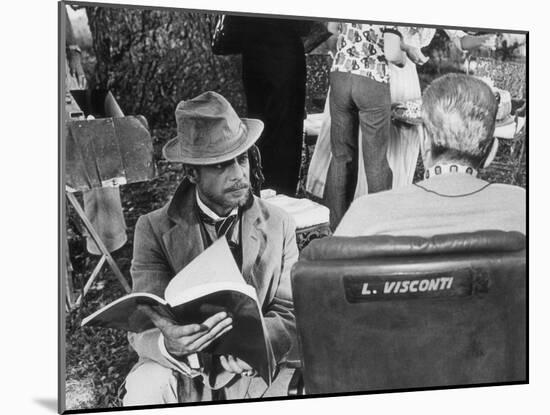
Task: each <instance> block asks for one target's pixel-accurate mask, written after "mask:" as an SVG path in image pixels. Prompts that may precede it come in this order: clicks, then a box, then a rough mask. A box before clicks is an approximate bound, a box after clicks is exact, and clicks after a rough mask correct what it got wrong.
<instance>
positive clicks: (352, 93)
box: [324, 72, 392, 230]
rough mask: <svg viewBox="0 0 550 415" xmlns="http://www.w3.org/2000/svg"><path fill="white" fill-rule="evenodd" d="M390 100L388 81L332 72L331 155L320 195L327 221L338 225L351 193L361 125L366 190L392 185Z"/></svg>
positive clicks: (372, 190)
mask: <svg viewBox="0 0 550 415" xmlns="http://www.w3.org/2000/svg"><path fill="white" fill-rule="evenodd" d="M390 116H391V100H390V88H389V85H388V84H385V83H381V82H377V81H374V80H372V79H370V78H367V77H364V76H360V75H353V74H350V73H347V72H332V73H331V74H330V117H331V127H330V145H331V151H332V159H331V162H330V166H329V169H328V173H327V181H326V185H325V194H324V199H325V203H326V205H327V206H328V208H329V209H330V226H331V228H332V230H334V229H336V227H337V226H338V224H339V223H340V220H341V219H342V217H343V216H344V214H345V213H346V210H347V209H348V208H349V206H350V204H351V202H352V201H353V196H354V193H355V187H356V185H357V169H358V157H357V156H358V135H359V126H360V127H361V133H362V135H363V141H362V145H363V160H364V163H365V172H366V174H367V185H368V191H369V193H375V192H379V191H381V190H387V189H390V188H391V183H392V172H391V170H390V166H389V164H388V161H387V159H386V149H387V146H388V140H389V136H390Z"/></svg>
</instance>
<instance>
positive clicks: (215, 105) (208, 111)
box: [162, 91, 264, 165]
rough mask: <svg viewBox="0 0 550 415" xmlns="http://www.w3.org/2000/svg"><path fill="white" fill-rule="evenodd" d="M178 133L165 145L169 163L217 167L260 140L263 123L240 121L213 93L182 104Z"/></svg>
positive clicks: (233, 111) (252, 120) (165, 154)
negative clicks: (215, 165) (213, 165)
mask: <svg viewBox="0 0 550 415" xmlns="http://www.w3.org/2000/svg"><path fill="white" fill-rule="evenodd" d="M176 124H177V131H178V134H177V136H176V137H175V138H172V139H171V140H170V141H168V142H167V143H166V145H165V146H164V147H163V149H162V155H163V156H164V158H165V159H166V160H168V161H173V162H182V163H187V164H195V165H208V164H217V163H221V162H224V161H227V160H231V159H233V158H235V157H237V156H238V155H239V154H241V153H243V152H245V151H246V150H248V149H249V148H250V147H251V146H252V145H253V144H254V143H255V142H256V140H257V139H258V138H259V137H260V134H261V133H262V130H263V128H264V123H263V122H262V121H260V120H255V119H249V118H239V116H238V115H237V113H236V112H235V110H234V109H233V107H231V104H229V102H228V101H227V100H226V99H225V98H224V97H223V96H221V95H220V94H218V93H216V92H212V91H208V92H205V93H203V94H201V95H199V96H198V97H195V98H193V99H190V100H187V101H181V102H180V103H179V104H178V106H177V107H176Z"/></svg>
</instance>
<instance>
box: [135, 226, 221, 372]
mask: <svg viewBox="0 0 550 415" xmlns="http://www.w3.org/2000/svg"><path fill="white" fill-rule="evenodd" d="M130 271H131V274H132V281H133V284H132V286H133V291H134V292H149V293H152V294H156V295H159V296H164V289H165V287H166V286H167V285H168V282H169V281H170V279H171V278H172V275H173V272H172V271H171V269H170V266H169V264H168V262H167V260H166V257H165V255H164V253H163V252H162V250H161V247H160V245H159V243H158V239H157V236H156V235H155V232H154V231H153V227H152V226H151V223H150V221H149V218H148V217H147V216H142V217H141V218H139V220H138V222H137V224H136V229H135V237H134V256H133V259H132V267H131V270H130ZM140 310H141V311H142V312H144V313H145V314H147V315H148V316H149V317H150V318H151V320H152V321H153V323H154V324H155V326H156V327H157V328H155V329H151V330H147V331H145V332H142V333H129V334H128V340H129V342H130V345H131V346H132V347H133V349H134V350H135V351H136V352H137V354H138V355H139V356H140V357H144V358H147V359H150V360H153V361H155V362H157V363H159V364H161V365H162V366H165V367H168V368H171V369H174V370H177V371H178V372H180V373H183V374H184V375H188V376H190V375H198V374H199V373H198V372H196V371H193V370H191V368H190V367H189V365H188V364H187V362H188V360H187V359H188V358H189V356H190V355H192V354H194V353H197V352H201V351H202V350H204V349H205V348H206V347H207V346H208V345H209V344H210V343H211V342H212V341H213V340H215V339H216V338H218V337H220V336H221V335H223V334H224V333H226V332H227V331H228V330H230V329H231V319H230V318H228V317H227V316H226V315H224V313H218V314H215V315H213V316H212V317H210V318H208V319H207V320H205V321H204V322H203V323H202V324H200V325H199V324H190V325H183V326H182V325H178V324H177V323H175V322H174V321H171V320H169V319H166V318H165V317H163V316H162V315H160V314H159V313H157V312H156V311H155V310H154V309H153V308H152V307H146V306H142V307H141V308H140Z"/></svg>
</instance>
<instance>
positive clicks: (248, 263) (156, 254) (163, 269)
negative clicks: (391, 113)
mask: <svg viewBox="0 0 550 415" xmlns="http://www.w3.org/2000/svg"><path fill="white" fill-rule="evenodd" d="M194 200H195V186H194V185H192V184H190V183H189V182H188V181H184V182H182V184H181V185H180V186H179V187H178V189H177V190H176V193H175V194H174V197H173V198H172V200H171V201H170V202H169V203H168V204H166V205H165V206H164V207H162V208H161V209H158V210H156V211H153V212H151V213H148V214H146V215H144V216H142V217H140V218H139V220H138V222H137V224H136V228H135V237H134V256H133V260H132V267H131V274H132V281H133V285H132V287H133V291H134V292H149V293H153V294H156V295H159V296H161V297H164V290H165V288H166V286H167V284H168V282H169V281H170V279H172V278H173V277H174V276H175V275H176V274H177V273H178V272H179V271H180V270H181V269H183V268H184V267H185V266H186V265H187V264H188V263H189V262H190V261H192V260H193V259H194V258H195V257H196V256H197V255H199V254H200V253H201V252H202V251H203V250H204V249H205V248H204V245H203V240H202V237H201V233H200V224H199V222H198V221H197V219H196V215H195V213H194V203H195V201H194ZM241 229H242V237H241V239H242V254H243V264H242V273H243V277H244V278H245V280H246V281H247V282H248V283H249V284H251V285H252V286H254V287H255V288H256V293H257V295H258V300H259V302H260V305H261V306H262V311H263V313H264V318H265V323H266V328H267V332H268V336H269V338H270V340H271V344H272V347H273V352H274V355H275V360H276V362H281V361H283V360H284V357H285V355H286V354H287V353H288V352H289V350H290V349H291V346H292V345H294V344H295V342H296V340H295V339H296V327H295V318H294V309H293V303H292V294H291V286H290V269H291V267H292V265H293V264H294V263H295V262H296V260H297V259H298V248H297V246H296V236H295V225H294V222H293V220H292V218H291V217H290V216H289V215H288V214H287V213H285V212H284V211H283V210H281V209H279V208H277V207H274V206H271V205H268V204H266V203H265V202H264V201H262V200H261V199H258V198H256V197H254V202H253V204H252V206H251V207H250V208H249V209H247V210H246V211H245V212H244V213H243V216H242V228H241ZM159 336H160V331H159V330H158V329H151V330H148V331H146V332H143V333H139V334H136V333H129V335H128V338H129V341H130V344H131V345H132V347H133V348H134V350H135V351H136V352H137V353H138V355H139V357H140V358H141V359H150V360H153V361H155V362H158V363H159V364H161V365H163V366H165V367H168V368H171V369H173V370H176V371H178V372H180V373H182V374H184V375H185V373H184V372H183V371H182V370H181V369H180V367H178V366H176V365H174V364H173V363H172V362H170V361H169V360H168V359H167V358H166V357H165V356H164V355H163V354H162V353H161V351H160V348H159V346H158V341H159ZM138 364H139V363H138ZM210 375H211V374H210V373H204V374H203V380H204V383H205V384H206V385H207V386H208V387H209V388H212V389H218V388H221V387H224V386H226V385H227V384H228V383H229V382H230V381H233V382H231V385H232V387H234V388H236V389H238V390H243V387H242V385H238V383H239V382H238V379H237V382H236V381H235V380H234V379H233V378H234V375H233V374H229V373H228V372H221V373H217V374H214V376H210ZM183 379H184V380H186V379H187V380H188V381H189V383H190V385H186V387H185V389H189V387H191V388H192V384H193V382H191V379H189V378H186V377H183ZM241 380H242V381H243V382H244V381H246V382H251V385H250V388H252V389H254V388H255V389H256V390H255V392H254V393H253V394H254V395H259V396H261V395H262V394H263V393H264V392H265V390H266V388H267V385H266V384H265V382H263V380H262V379H261V378H258V377H254V378H253V379H252V381H251V380H250V378H241ZM254 382H258V383H259V385H253V383H254ZM235 383H237V385H235ZM250 388H248V387H247V389H250ZM249 393H250V390H249ZM226 394H227V393H226ZM242 397H244V396H242ZM242 397H241V398H242Z"/></svg>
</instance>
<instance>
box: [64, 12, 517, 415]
mask: <svg viewBox="0 0 550 415" xmlns="http://www.w3.org/2000/svg"><path fill="white" fill-rule="evenodd" d="M59 24H60V44H59V48H60V67H59V68H60V80H61V82H60V86H61V88H62V90H61V91H60V95H59V96H60V97H61V101H60V102H59V110H60V114H61V118H62V123H61V126H60V138H59V139H60V143H61V145H60V148H61V157H60V160H61V165H60V171H61V174H60V180H61V183H60V186H61V190H62V192H63V193H62V195H64V196H65V197H64V203H62V206H61V213H62V218H63V220H62V221H61V224H62V229H61V232H60V246H61V257H60V263H61V270H62V272H61V275H60V299H61V304H60V305H59V306H60V313H61V322H60V335H61V336H60V356H61V357H60V380H59V382H60V383H59V385H60V386H59V396H60V398H59V411H60V412H65V413H75V412H81V411H82V412H85V411H90V410H107V409H113V408H125V409H143V408H156V407H164V406H185V405H189V404H201V403H211V402H215V403H218V404H224V403H226V402H228V401H250V400H263V399H266V400H268V399H293V398H296V397H308V398H315V397H319V396H333V395H342V394H343V395H345V394H353V393H360V394H368V393H372V392H381V391H382V392H389V391H396V390H413V391H414V390H419V389H437V388H444V387H445V388H448V387H463V386H479V385H503V384H521V383H527V381H528V378H527V367H528V366H527V294H528V293H527V284H526V279H527V276H526V267H527V264H526V222H527V211H526V204H527V195H526V187H527V181H526V177H527V169H528V166H527V160H528V157H527V156H528V154H527V153H528V152H527V149H528V145H527V137H528V136H527V126H528V111H527V93H528V92H527V83H526V64H527V58H528V57H527V52H528V32H519V31H507V30H506V28H499V29H498V30H497V29H483V28H459V27H444V26H438V27H432V26H426V25H422V24H410V23H406V22H405V23H403V22H372V21H360V20H357V21H351V20H350V21H335V20H334V19H331V18H330V17H323V18H308V17H300V18H296V17H293V16H270V15H257V14H252V13H250V14H247V13H231V12H227V11H223V12H222V11H212V10H186V9H175V8H160V7H144V6H131V5H124V6H121V5H110V4H98V3H94V4H86V3H78V2H74V3H73V2H61V3H60V4H59Z"/></svg>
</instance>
